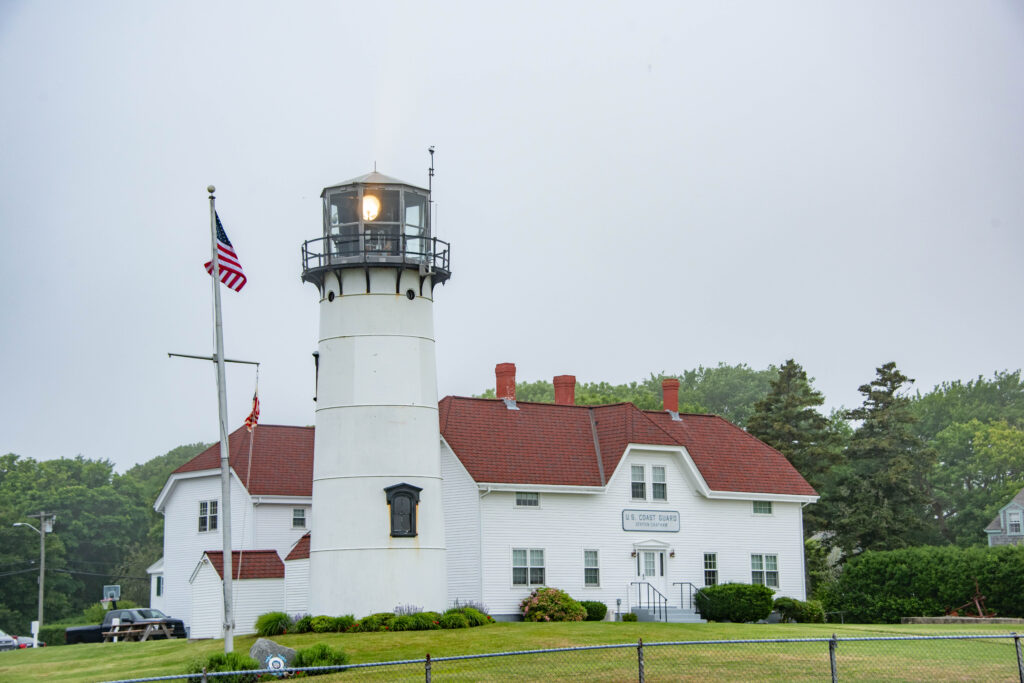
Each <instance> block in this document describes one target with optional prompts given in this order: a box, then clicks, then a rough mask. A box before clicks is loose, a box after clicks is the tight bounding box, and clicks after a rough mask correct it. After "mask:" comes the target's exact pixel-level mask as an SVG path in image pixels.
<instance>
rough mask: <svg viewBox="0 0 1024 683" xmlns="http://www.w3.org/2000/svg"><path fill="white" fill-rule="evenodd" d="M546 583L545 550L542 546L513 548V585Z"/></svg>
mask: <svg viewBox="0 0 1024 683" xmlns="http://www.w3.org/2000/svg"><path fill="white" fill-rule="evenodd" d="M543 584H544V550H543V549H542V548H513V549H512V585H514V586H527V585H530V586H537V585H543Z"/></svg>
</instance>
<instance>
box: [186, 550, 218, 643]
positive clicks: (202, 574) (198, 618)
mask: <svg viewBox="0 0 1024 683" xmlns="http://www.w3.org/2000/svg"><path fill="white" fill-rule="evenodd" d="M190 592H191V595H190V597H191V602H192V604H193V605H194V610H193V613H192V622H191V624H189V633H188V637H189V638H222V637H223V636H224V632H223V629H222V627H221V624H223V623H224V595H223V592H222V588H221V581H220V576H218V575H217V571H216V570H215V569H214V568H213V566H212V565H211V564H210V562H209V561H208V560H205V559H204V560H203V564H202V566H201V567H200V568H199V571H198V572H196V576H195V579H193V581H192V585H191V591H190Z"/></svg>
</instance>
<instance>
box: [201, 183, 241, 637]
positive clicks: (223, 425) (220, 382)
mask: <svg viewBox="0 0 1024 683" xmlns="http://www.w3.org/2000/svg"><path fill="white" fill-rule="evenodd" d="M206 190H207V192H209V193H210V251H211V257H210V258H211V261H212V262H213V320H214V331H215V337H216V340H217V341H216V345H217V350H216V353H215V357H216V359H217V408H218V412H219V413H220V495H221V512H220V516H221V534H222V538H223V546H224V548H223V550H224V553H223V558H224V652H225V653H227V652H232V651H234V649H235V638H234V632H235V624H234V614H233V613H232V600H231V598H232V588H231V578H232V572H231V463H230V462H229V460H228V425H227V422H228V397H227V382H226V381H225V376H224V325H223V323H222V322H221V315H220V258H219V257H218V254H217V208H216V206H215V205H214V196H213V193H214V191H215V190H216V188H215V187H214V186H213V185H210V186H209V187H207V188H206Z"/></svg>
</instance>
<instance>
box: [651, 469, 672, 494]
mask: <svg viewBox="0 0 1024 683" xmlns="http://www.w3.org/2000/svg"><path fill="white" fill-rule="evenodd" d="M651 496H652V497H653V498H654V500H668V484H666V483H665V468H664V467H662V466H660V465H654V466H653V467H651Z"/></svg>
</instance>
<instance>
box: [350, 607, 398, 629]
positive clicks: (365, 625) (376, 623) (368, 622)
mask: <svg viewBox="0 0 1024 683" xmlns="http://www.w3.org/2000/svg"><path fill="white" fill-rule="evenodd" d="M394 620H395V615H394V613H392V612H377V613H376V614H371V615H370V616H368V617H363V618H362V619H360V620H359V623H357V624H353V625H352V627H351V628H349V629H348V630H349V631H351V632H353V633H356V632H358V633H375V632H377V631H390V630H391V628H390V626H391V622H392V621H394Z"/></svg>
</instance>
